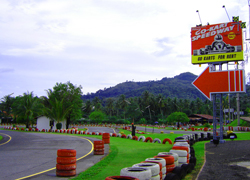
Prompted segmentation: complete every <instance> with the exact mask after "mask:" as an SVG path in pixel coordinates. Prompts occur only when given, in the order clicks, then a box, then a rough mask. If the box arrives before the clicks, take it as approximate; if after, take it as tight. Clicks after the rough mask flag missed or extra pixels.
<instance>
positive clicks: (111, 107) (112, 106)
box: [107, 98, 114, 117]
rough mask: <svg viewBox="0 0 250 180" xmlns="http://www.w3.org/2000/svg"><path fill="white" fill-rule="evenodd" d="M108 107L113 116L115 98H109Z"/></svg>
mask: <svg viewBox="0 0 250 180" xmlns="http://www.w3.org/2000/svg"><path fill="white" fill-rule="evenodd" d="M107 108H108V110H109V116H110V117H111V113H112V111H113V109H114V99H113V98H108V99H107Z"/></svg>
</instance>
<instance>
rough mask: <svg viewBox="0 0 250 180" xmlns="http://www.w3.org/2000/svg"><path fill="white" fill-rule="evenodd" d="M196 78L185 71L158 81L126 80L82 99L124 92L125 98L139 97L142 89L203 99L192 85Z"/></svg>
mask: <svg viewBox="0 0 250 180" xmlns="http://www.w3.org/2000/svg"><path fill="white" fill-rule="evenodd" d="M196 78H197V76H196V75H194V74H192V73H190V72H186V73H182V74H180V75H177V76H175V77H174V78H167V77H165V78H163V79H161V80H159V81H146V82H133V81H127V82H123V83H120V84H117V85H116V86H114V87H110V88H104V90H98V91H97V92H96V93H91V94H87V95H84V96H83V99H84V100H92V99H93V98H95V97H98V98H100V99H105V98H109V97H118V96H120V95H121V94H124V95H125V97H126V98H130V97H139V96H141V95H142V93H143V92H144V91H146V90H147V91H149V92H150V93H152V94H154V95H157V94H162V95H163V96H165V97H170V98H174V97H176V98H183V99H192V100H194V99H196V98H197V97H199V98H201V99H204V96H203V95H202V94H201V93H200V92H199V91H198V90H197V89H196V88H195V87H194V86H193V85H192V82H193V81H194V80H195V79H196Z"/></svg>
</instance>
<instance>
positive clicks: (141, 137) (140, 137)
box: [137, 136, 146, 142]
mask: <svg viewBox="0 0 250 180" xmlns="http://www.w3.org/2000/svg"><path fill="white" fill-rule="evenodd" d="M141 139H142V142H144V141H145V139H146V138H145V136H139V138H138V140H137V141H141Z"/></svg>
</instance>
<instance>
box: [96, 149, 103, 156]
mask: <svg viewBox="0 0 250 180" xmlns="http://www.w3.org/2000/svg"><path fill="white" fill-rule="evenodd" d="M94 155H104V150H102V151H94Z"/></svg>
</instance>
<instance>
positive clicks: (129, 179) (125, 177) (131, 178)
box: [105, 176, 139, 180]
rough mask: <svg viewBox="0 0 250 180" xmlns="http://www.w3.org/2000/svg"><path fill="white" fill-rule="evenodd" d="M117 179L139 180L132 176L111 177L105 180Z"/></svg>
mask: <svg viewBox="0 0 250 180" xmlns="http://www.w3.org/2000/svg"><path fill="white" fill-rule="evenodd" d="M116 179H120V180H139V179H138V178H134V177H130V176H109V177H106V178H105V180H116Z"/></svg>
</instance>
